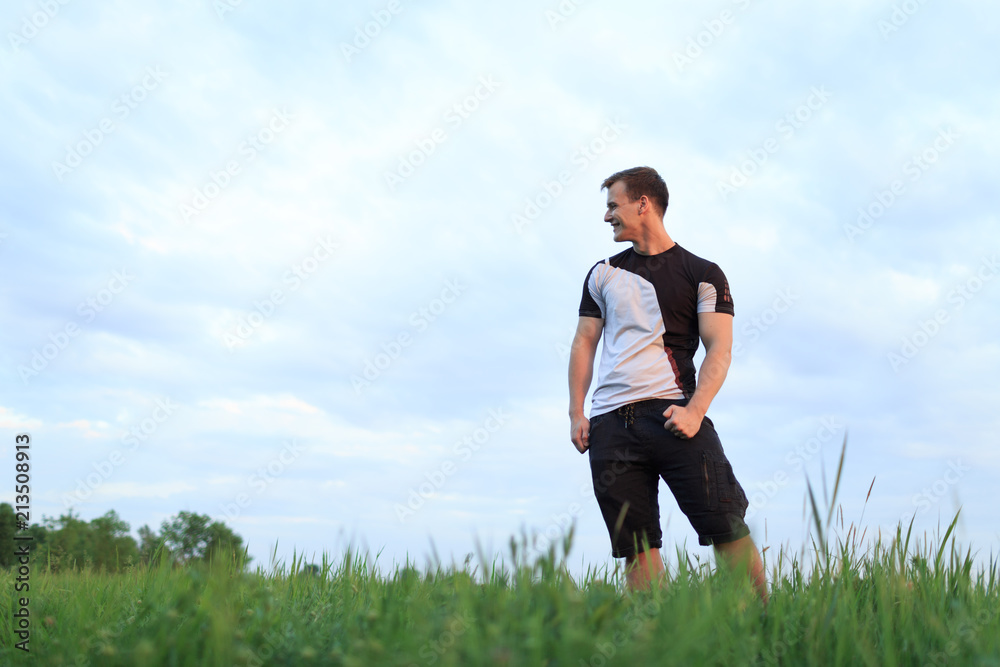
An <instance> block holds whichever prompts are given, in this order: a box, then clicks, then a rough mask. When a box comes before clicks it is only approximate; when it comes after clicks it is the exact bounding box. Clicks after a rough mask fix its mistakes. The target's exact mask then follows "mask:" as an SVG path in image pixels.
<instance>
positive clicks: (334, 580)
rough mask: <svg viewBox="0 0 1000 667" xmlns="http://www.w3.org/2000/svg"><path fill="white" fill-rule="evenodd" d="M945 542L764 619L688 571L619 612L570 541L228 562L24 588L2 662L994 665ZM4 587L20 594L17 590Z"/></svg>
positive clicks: (856, 567)
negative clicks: (402, 557)
mask: <svg viewBox="0 0 1000 667" xmlns="http://www.w3.org/2000/svg"><path fill="white" fill-rule="evenodd" d="M956 518H957V517H956ZM953 527H954V523H953V524H952V528H953ZM950 536H951V529H949V530H948V531H947V532H946V534H945V536H944V537H943V538H942V539H941V540H939V541H934V542H933V543H932V542H930V541H929V540H925V541H923V542H917V541H916V540H914V542H913V543H912V544H911V543H910V538H911V535H910V534H909V533H908V532H907V531H904V529H903V527H902V526H899V527H897V530H896V534H895V535H894V536H892V538H891V539H890V540H887V541H884V540H882V539H881V538H879V539H876V540H875V541H874V542H873V543H871V544H869V545H868V546H867V547H866V548H865V549H864V550H863V551H862V550H861V547H860V544H859V540H858V538H857V535H856V532H852V531H850V530H849V531H848V537H847V539H846V540H838V542H837V546H836V548H830V549H829V550H828V551H827V552H826V553H824V554H822V557H821V558H818V559H816V563H817V565H816V566H815V567H811V568H808V569H807V568H805V567H803V566H802V565H801V564H800V563H799V562H798V561H797V560H796V559H794V558H790V557H787V556H786V555H785V554H784V553H782V554H780V555H779V556H778V557H773V558H770V559H768V560H769V561H770V562H769V563H768V567H769V570H770V572H769V579H770V580H771V583H772V597H771V603H770V605H769V607H768V610H767V613H766V615H765V614H763V613H762V611H763V608H762V606H761V603H760V601H759V600H758V599H757V598H756V597H755V595H754V593H753V591H752V590H751V587H750V585H749V582H748V581H747V580H746V578H745V577H741V576H737V575H735V574H734V573H729V572H724V571H716V572H708V571H707V568H704V567H701V568H695V567H693V566H692V565H691V563H690V561H689V560H688V559H687V558H686V557H680V558H679V562H680V567H679V568H675V569H674V570H673V571H672V572H671V573H670V575H669V578H668V581H667V582H666V585H665V586H663V587H659V588H656V589H654V590H652V591H649V592H647V593H642V594H636V595H624V594H623V593H622V590H621V577H620V573H619V572H617V571H609V570H607V569H605V570H601V571H593V570H592V571H590V572H588V573H587V575H586V576H584V577H583V578H582V579H581V580H574V578H573V577H571V576H570V575H569V574H568V572H567V568H566V557H567V555H568V553H569V543H570V541H571V538H569V537H567V539H566V541H565V542H564V544H563V545H562V547H561V548H560V550H559V552H558V553H557V552H556V550H555V549H550V550H549V552H548V553H547V554H545V555H544V556H542V557H541V558H537V559H535V560H534V561H533V562H530V563H526V562H522V558H521V556H520V554H521V553H524V550H525V548H526V547H527V546H528V545H527V540H526V539H524V538H522V540H521V542H520V543H519V544H515V543H513V542H512V550H511V557H510V558H509V560H510V562H511V563H512V564H511V566H509V567H508V566H505V565H504V564H503V562H501V561H500V560H499V559H495V560H494V561H493V562H492V563H482V562H481V563H479V564H478V565H475V566H471V567H470V565H469V564H466V565H464V566H461V567H456V566H452V567H437V568H433V569H430V570H418V569H416V568H414V567H411V566H400V567H397V568H395V570H394V571H392V572H391V573H389V574H387V575H379V574H377V573H376V571H375V569H376V568H375V566H376V565H377V563H376V562H375V561H373V560H371V559H368V558H365V557H361V556H357V555H352V554H347V555H345V556H344V557H343V558H342V559H341V560H338V561H337V562H333V563H331V562H324V563H323V564H322V566H321V572H320V573H319V575H318V576H317V575H313V574H309V573H307V572H304V571H303V563H302V561H301V560H300V559H293V562H292V563H291V564H290V565H287V566H285V565H282V566H279V567H277V568H275V569H273V570H271V571H269V572H265V571H263V570H261V569H258V570H257V571H256V572H254V573H247V572H244V571H241V568H240V566H239V564H237V563H225V562H222V563H215V564H214V565H212V566H211V567H201V568H187V569H174V568H171V567H169V566H166V567H163V566H161V567H136V568H131V569H129V570H127V571H126V572H125V573H120V574H106V573H100V572H94V571H90V570H83V571H76V572H73V571H63V572H59V573H53V574H46V573H44V572H33V574H32V580H31V595H30V597H31V602H30V610H31V619H32V635H31V643H30V646H31V654H30V655H28V656H25V655H23V654H22V652H20V651H16V650H14V649H12V647H11V643H12V642H11V641H10V631H9V628H10V627H11V623H10V620H11V619H10V615H11V613H12V611H13V610H14V600H13V599H12V596H5V602H4V603H3V604H2V607H0V617H2V618H0V625H2V627H3V632H4V634H5V637H4V643H3V649H2V651H0V663H2V664H14V663H21V662H35V663H37V664H44V665H95V666H96V665H227V666H228V665H301V664H317V665H359V666H360V665H412V664H416V665H470V664H471V665H479V664H482V665H487V664H488V665H494V664H495V665H541V664H549V665H567V666H570V665H571V666H573V667H579V666H580V665H594V666H600V665H605V664H608V665H614V664H621V665H632V664H656V665H702V664H712V665H775V664H783V665H802V664H823V665H844V664H849V665H925V664H926V665H942V664H950V665H1000V613H998V609H1000V599H998V591H1000V582H998V579H997V574H998V572H997V563H996V562H992V561H991V563H990V565H989V566H988V567H981V568H979V569H978V570H977V571H973V565H972V562H973V561H972V554H971V552H970V551H968V550H966V551H964V552H963V551H961V550H960V549H959V547H958V546H957V545H956V543H955V540H954V538H950ZM949 538H950V541H949ZM678 555H679V556H681V554H678ZM2 578H3V583H2V586H4V587H5V590H8V591H11V590H13V579H14V575H13V574H11V573H5V574H3V576H2Z"/></svg>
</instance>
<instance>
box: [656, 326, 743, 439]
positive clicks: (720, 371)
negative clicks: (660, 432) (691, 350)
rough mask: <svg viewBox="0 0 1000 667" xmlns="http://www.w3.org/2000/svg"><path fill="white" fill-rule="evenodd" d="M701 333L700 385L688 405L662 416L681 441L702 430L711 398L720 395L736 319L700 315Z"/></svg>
mask: <svg viewBox="0 0 1000 667" xmlns="http://www.w3.org/2000/svg"><path fill="white" fill-rule="evenodd" d="M698 334H699V335H700V336H701V341H702V343H704V344H705V359H704V360H703V361H702V362H701V368H700V369H699V371H698V385H697V387H695V390H694V395H693V396H692V397H691V400H690V401H688V404H687V406H684V407H682V406H678V405H672V406H670V407H669V408H667V410H666V411H665V412H664V413H663V416H664V417H666V418H667V421H666V423H665V424H664V425H663V426H664V428H666V429H667V430H669V431H673V433H674V434H675V435H677V436H678V437H681V438H691V437H693V436H694V435H695V434H696V433H697V432H698V430H699V429H700V428H701V420H702V419H703V418H704V417H705V413H706V412H708V406H709V405H711V403H712V399H713V398H715V395H716V394H717V393H719V389H721V388H722V383H723V382H724V381H725V379H726V375H727V374H728V373H729V364H730V362H731V361H732V360H733V353H732V350H733V316H732V315H729V314H727V313H698Z"/></svg>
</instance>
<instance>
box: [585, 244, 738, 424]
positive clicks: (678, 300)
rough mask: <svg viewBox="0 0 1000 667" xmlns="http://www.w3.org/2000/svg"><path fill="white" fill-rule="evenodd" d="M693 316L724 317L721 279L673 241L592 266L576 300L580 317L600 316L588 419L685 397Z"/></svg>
mask: <svg viewBox="0 0 1000 667" xmlns="http://www.w3.org/2000/svg"><path fill="white" fill-rule="evenodd" d="M698 313H728V314H729V315H732V314H733V297H732V296H731V295H730V293H729V283H728V282H727V281H726V276H725V274H723V273H722V269H720V268H719V267H718V265H716V264H714V263H713V262H709V261H708V260H705V259H702V258H701V257H698V256H697V255H694V254H692V253H690V252H688V251H687V250H685V249H684V248H682V247H680V246H679V245H677V244H674V245H673V246H672V247H671V248H670V249H669V250H667V251H665V252H661V253H660V254H658V255H640V254H639V253H637V252H635V250H633V249H632V248H629V249H628V250H626V251H624V252H621V253H619V254H617V255H615V256H613V257H609V258H608V259H604V260H601V261H600V262H597V263H596V264H594V266H593V267H591V269H590V271H589V272H588V273H587V279H586V280H585V281H584V284H583V299H582V300H581V301H580V316H581V317H601V318H604V346H603V349H602V351H601V364H600V367H599V370H598V374H597V388H596V389H595V390H594V397H593V403H592V405H591V411H590V414H591V416H592V417H593V416H596V415H599V414H603V413H605V412H610V411H611V410H614V409H616V408H619V407H621V406H623V405H625V404H626V403H632V402H634V401H641V400H644V399H647V398H671V399H679V398H691V396H692V395H693V394H694V390H695V387H696V385H697V382H696V379H695V368H694V353H695V352H696V351H697V349H698V343H699V337H698Z"/></svg>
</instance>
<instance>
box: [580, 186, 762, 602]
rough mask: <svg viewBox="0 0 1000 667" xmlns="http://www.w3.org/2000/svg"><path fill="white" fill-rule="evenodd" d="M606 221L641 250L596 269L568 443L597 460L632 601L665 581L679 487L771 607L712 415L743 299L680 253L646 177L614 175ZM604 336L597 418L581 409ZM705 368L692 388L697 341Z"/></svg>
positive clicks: (596, 474)
mask: <svg viewBox="0 0 1000 667" xmlns="http://www.w3.org/2000/svg"><path fill="white" fill-rule="evenodd" d="M601 189H602V190H603V189H607V191H608V210H607V213H606V214H605V215H604V221H605V222H609V223H611V228H612V230H613V233H614V240H615V241H617V242H626V241H630V242H631V243H632V247H631V248H629V249H627V250H625V251H624V252H621V253H619V254H617V255H614V256H613V257H610V258H608V259H605V260H601V261H600V262H597V263H596V264H595V265H594V266H593V267H591V269H590V271H589V273H587V278H586V280H585V281H584V285H583V299H582V301H581V303H580V322H579V325H578V327H577V331H576V337H575V338H574V340H573V347H572V351H571V354H570V361H569V395H570V407H569V417H570V421H571V427H570V428H571V434H570V437H571V439H572V441H573V444H574V445H575V446H576V448H577V450H579V452H580V453H581V454H582V453H583V452H586V451H588V450H589V451H590V468H591V475H592V477H593V482H594V494H595V495H596V496H597V502H598V504H599V505H600V507H601V513H602V514H603V515H604V521H605V523H606V524H607V527H608V534H609V535H610V536H611V544H612V553H613V555H614V556H615V558H625V559H626V576H627V579H628V584H629V587H630V588H632V589H639V588H646V587H648V586H649V583H650V581H651V580H652V578H653V577H656V576H660V575H661V574H662V573H663V570H664V568H663V560H662V559H661V557H660V547H661V546H662V532H661V530H660V509H659V503H658V501H657V492H658V485H659V480H660V478H661V477H662V478H663V480H664V481H665V482H666V483H667V485H668V486H669V487H670V490H671V492H672V493H673V494H674V497H675V498H676V499H677V504H678V505H679V506H680V508H681V511H683V512H684V514H685V515H686V516H687V518H688V520H689V521H690V522H691V525H692V526H693V527H694V529H695V530H696V531H697V532H698V540H699V542H700V543H701V544H702V545H709V544H711V545H714V546H715V549H716V553H717V554H718V555H719V556H720V557H721V558H722V559H723V560H724V561H725V562H726V563H728V564H729V565H730V566H732V567H738V568H740V569H746V570H747V572H748V573H749V575H750V577H751V579H752V580H753V583H754V586H755V587H756V589H757V592H758V593H759V594H760V596H761V598H762V599H763V600H764V601H765V602H766V601H767V583H766V581H765V576H764V566H763V564H762V563H761V559H760V554H759V553H758V552H757V547H756V546H754V543H753V541H752V540H751V539H750V530H749V529H748V528H747V526H746V523H744V521H743V517H744V516H745V514H746V508H747V499H746V494H744V492H743V488H742V487H741V486H740V484H739V482H737V480H736V477H735V476H734V475H733V469H732V466H731V465H730V464H729V461H728V460H727V459H726V455H725V453H724V452H723V450H722V444H721V443H720V441H719V436H718V435H717V434H716V432H715V427H714V425H713V424H712V420H711V419H709V418H708V417H706V416H705V413H706V411H707V410H708V406H709V404H710V403H711V402H712V399H713V398H714V397H715V395H716V393H718V391H719V388H720V387H721V386H722V382H723V381H724V380H725V378H726V373H727V371H728V369H729V363H730V361H731V358H732V355H731V348H732V342H733V300H732V297H731V296H730V294H729V284H728V282H727V281H726V277H725V275H724V274H723V273H722V270H721V269H720V268H719V267H718V266H717V265H715V264H714V263H712V262H709V261H707V260H704V259H702V258H700V257H697V256H696V255H693V254H692V253H690V252H688V251H687V250H685V249H684V248H681V247H680V246H679V245H677V244H676V243H674V241H673V240H672V239H671V238H670V235H669V234H667V231H666V229H664V226H663V214H664V212H665V211H666V208H667V201H668V197H669V194H668V192H667V186H666V184H665V183H664V182H663V179H662V178H661V177H660V175H659V174H658V173H656V171H655V170H653V169H651V168H649V167H635V168H633V169H626V170H625V171H621V172H618V173H616V174H613V175H611V176H609V177H608V178H607V179H606V180H605V181H604V183H603V184H602V186H601ZM602 333H603V336H604V347H603V350H602V352H601V364H600V369H599V373H598V380H597V388H596V389H595V390H594V397H593V403H592V406H591V417H590V419H589V420H588V419H587V417H585V416H584V412H583V402H584V397H585V396H586V395H587V390H588V389H589V387H590V382H591V379H592V375H593V364H594V354H595V353H596V351H597V343H598V341H599V340H600V339H601V335H602ZM699 338H700V339H701V341H702V342H703V343H704V344H705V351H706V354H705V360H704V361H703V362H702V364H701V369H700V372H699V373H698V375H697V382H696V381H695V369H694V353H695V351H696V350H697V349H698V339H699Z"/></svg>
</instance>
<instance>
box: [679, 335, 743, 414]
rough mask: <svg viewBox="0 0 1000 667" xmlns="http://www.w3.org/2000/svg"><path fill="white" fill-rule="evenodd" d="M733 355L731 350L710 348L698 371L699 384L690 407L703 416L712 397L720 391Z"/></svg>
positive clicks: (689, 402)
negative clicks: (723, 350)
mask: <svg viewBox="0 0 1000 667" xmlns="http://www.w3.org/2000/svg"><path fill="white" fill-rule="evenodd" d="M732 359H733V355H732V353H731V352H730V351H729V350H726V351H725V352H722V351H719V350H709V351H708V352H707V353H706V354H705V359H704V361H702V362H701V368H700V369H699V371H698V386H697V387H696V388H695V390H694V395H693V396H692V397H691V400H690V401H688V407H689V408H691V409H693V410H697V411H698V412H699V413H700V414H701V415H702V416H703V417H704V416H705V413H706V412H708V406H709V405H711V403H712V399H713V398H715V395H716V394H718V393H719V389H721V388H722V383H723V382H725V380H726V375H727V374H728V373H729V364H730V362H731V361H732Z"/></svg>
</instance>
